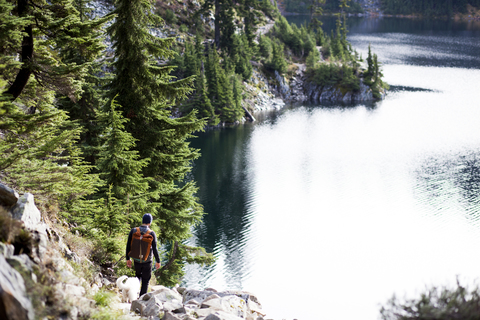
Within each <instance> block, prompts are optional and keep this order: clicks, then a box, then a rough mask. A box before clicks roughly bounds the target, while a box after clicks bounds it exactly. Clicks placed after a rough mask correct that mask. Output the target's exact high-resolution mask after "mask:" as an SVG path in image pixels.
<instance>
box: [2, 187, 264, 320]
mask: <svg viewBox="0 0 480 320" xmlns="http://www.w3.org/2000/svg"><path fill="white" fill-rule="evenodd" d="M0 222H1V223H0V226H1V230H0V240H1V241H0V319H2V320H33V319H65V320H70V319H71V320H77V319H123V320H128V319H138V318H144V319H151V320H160V319H162V320H195V319H200V320H203V319H205V320H242V319H243V320H263V319H264V316H265V314H264V313H263V311H262V307H261V304H260V302H259V300H258V298H257V297H256V296H255V295H254V294H252V293H249V292H245V291H223V292H217V291H216V290H214V289H211V288H209V289H206V290H205V291H199V290H193V289H187V288H173V289H169V288H166V287H163V286H153V287H151V289H152V291H151V292H149V293H147V294H145V295H143V296H142V297H140V298H139V299H138V300H135V301H133V303H132V304H131V305H130V304H125V303H120V301H119V298H118V295H117V296H116V297H115V298H114V299H113V302H112V304H111V305H110V308H108V309H107V310H106V311H105V310H101V309H102V308H101V307H100V306H99V305H98V301H97V300H98V299H97V297H96V294H97V293H98V292H99V290H102V292H114V293H115V294H117V288H115V285H114V282H113V280H114V279H112V278H109V277H107V276H106V275H104V274H102V273H101V272H97V273H94V274H93V275H92V274H90V275H89V277H88V278H89V279H90V280H86V279H85V278H84V277H85V274H84V273H82V272H81V270H79V267H80V266H82V265H84V266H85V265H86V266H91V267H92V268H91V270H98V268H95V267H94V266H93V263H92V262H90V261H89V260H88V259H87V257H84V256H83V255H82V253H80V252H75V251H74V250H71V248H70V247H69V245H67V244H66V241H65V237H64V235H62V231H61V230H60V229H59V227H58V226H54V225H51V223H49V222H48V221H47V220H46V219H45V217H42V214H41V213H40V211H39V210H38V208H37V207H36V206H35V202H34V197H33V195H32V194H29V193H26V194H24V195H22V196H19V195H18V193H17V192H15V191H14V190H12V189H10V188H8V187H7V186H5V185H3V184H0ZM101 288H102V289H101ZM106 314H107V315H108V316H106Z"/></svg>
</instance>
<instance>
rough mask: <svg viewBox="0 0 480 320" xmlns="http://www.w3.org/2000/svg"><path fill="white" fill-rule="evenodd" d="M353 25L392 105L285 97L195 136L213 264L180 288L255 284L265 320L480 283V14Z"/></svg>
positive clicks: (363, 310) (355, 41)
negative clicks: (266, 109) (282, 104)
mask: <svg viewBox="0 0 480 320" xmlns="http://www.w3.org/2000/svg"><path fill="white" fill-rule="evenodd" d="M288 18H289V19H290V20H291V21H295V22H298V23H302V22H303V21H304V19H305V18H304V17H301V16H290V17H288ZM302 19H303V20H302ZM324 26H325V29H327V30H328V28H332V27H333V26H334V22H333V19H330V18H326V19H325V24H324ZM348 29H349V36H348V39H349V41H350V42H351V43H352V46H353V47H354V48H355V49H356V50H357V51H358V52H359V53H361V54H362V56H363V57H364V58H365V57H366V56H367V50H368V45H369V44H371V47H372V51H373V52H374V53H376V54H377V55H378V57H379V61H380V62H381V63H382V67H383V73H384V76H385V79H384V80H385V81H386V82H387V83H389V84H390V86H391V88H392V90H391V91H390V92H389V93H388V95H387V96H386V99H385V100H383V101H381V102H377V103H369V104H355V105H342V106H340V105H339V106H331V105H330V106H321V105H303V106H287V107H286V108H284V109H283V110H280V111H278V112H271V113H268V114H263V115H258V117H259V121H257V122H256V123H253V124H250V123H247V124H245V125H240V126H238V127H235V128H225V129H221V130H210V131H208V132H205V133H202V134H199V138H197V139H194V140H193V142H192V145H193V146H194V147H196V148H199V149H201V152H202V157H201V158H200V159H198V160H197V161H195V163H194V167H193V172H192V174H191V179H194V180H196V181H197V183H198V186H199V188H200V189H199V192H198V197H199V199H200V202H201V203H202V204H203V205H204V208H205V212H207V213H208V215H206V216H205V218H204V221H203V223H202V224H201V225H199V226H198V227H196V229H195V230H194V237H193V238H192V239H191V244H195V245H200V246H203V247H205V248H206V249H207V251H209V252H213V253H214V254H215V256H216V257H217V260H216V262H215V264H214V265H212V266H210V267H199V266H189V267H187V276H186V277H185V279H184V283H183V285H185V286H188V287H192V288H197V289H203V288H206V287H213V288H216V289H217V290H226V289H242V290H247V291H250V292H253V293H255V294H256V295H257V296H258V297H259V299H260V301H261V303H262V305H263V310H264V311H265V313H266V314H267V316H266V319H276V320H280V319H301V320H308V319H328V320H335V319H342V320H347V319H356V320H372V319H377V318H378V317H379V308H380V305H383V304H385V303H386V302H387V300H388V299H389V298H391V297H392V295H394V294H395V295H397V296H398V297H404V296H407V297H413V296H416V295H418V293H419V292H421V291H422V290H423V289H425V287H426V286H430V285H437V286H450V285H452V284H453V283H455V281H456V278H457V277H459V279H460V280H461V281H462V282H463V283H464V284H469V285H473V284H475V283H477V282H478V279H479V277H480V254H479V251H480V103H479V92H480V24H479V22H454V21H442V20H437V21H422V20H411V19H402V18H376V19H373V18H372V19H371V18H358V17H356V18H349V20H348Z"/></svg>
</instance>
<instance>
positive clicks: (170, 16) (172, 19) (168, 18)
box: [163, 9, 177, 24]
mask: <svg viewBox="0 0 480 320" xmlns="http://www.w3.org/2000/svg"><path fill="white" fill-rule="evenodd" d="M163 19H164V20H165V22H166V23H168V24H174V23H177V16H176V15H175V12H173V11H172V10H170V9H167V10H165V17H164V18H163Z"/></svg>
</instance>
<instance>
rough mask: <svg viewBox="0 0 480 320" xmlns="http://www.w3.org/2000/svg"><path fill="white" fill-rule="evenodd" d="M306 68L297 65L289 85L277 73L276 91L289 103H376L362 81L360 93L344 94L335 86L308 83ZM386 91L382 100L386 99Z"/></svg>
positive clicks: (370, 90) (302, 65)
mask: <svg viewBox="0 0 480 320" xmlns="http://www.w3.org/2000/svg"><path fill="white" fill-rule="evenodd" d="M305 70H306V67H305V65H304V64H297V70H296V72H295V75H294V76H293V77H292V79H291V80H290V82H289V83H287V81H286V80H285V78H284V77H282V76H281V75H280V74H279V73H278V72H277V71H275V79H276V83H277V86H276V91H277V93H278V94H279V95H281V96H282V97H283V98H284V99H285V100H286V101H289V102H313V103H322V102H343V103H352V102H363V101H375V100H376V99H375V98H374V97H373V92H372V89H371V88H370V87H369V86H367V85H365V84H364V83H363V81H362V80H361V79H360V90H359V91H358V92H351V91H348V92H342V90H340V88H338V87H335V86H321V85H317V84H315V83H311V82H307V81H306V79H305ZM385 94H386V93H385V91H384V92H382V97H381V99H384V98H385Z"/></svg>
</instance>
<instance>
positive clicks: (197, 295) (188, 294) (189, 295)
mask: <svg viewBox="0 0 480 320" xmlns="http://www.w3.org/2000/svg"><path fill="white" fill-rule="evenodd" d="M212 294H215V292H212V291H200V290H194V289H187V290H185V291H184V292H183V303H184V304H185V303H188V302H189V301H190V300H195V301H197V302H198V303H199V304H201V303H202V302H203V300H205V299H206V298H207V297H209V296H211V295H212Z"/></svg>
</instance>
